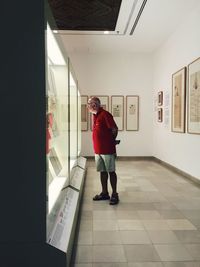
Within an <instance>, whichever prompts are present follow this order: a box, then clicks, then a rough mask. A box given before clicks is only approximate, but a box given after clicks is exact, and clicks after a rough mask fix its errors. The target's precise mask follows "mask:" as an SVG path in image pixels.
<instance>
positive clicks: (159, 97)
mask: <svg viewBox="0 0 200 267" xmlns="http://www.w3.org/2000/svg"><path fill="white" fill-rule="evenodd" d="M162 104H163V91H160V92H158V106H162Z"/></svg>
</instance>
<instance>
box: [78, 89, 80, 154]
mask: <svg viewBox="0 0 200 267" xmlns="http://www.w3.org/2000/svg"><path fill="white" fill-rule="evenodd" d="M80 152H81V95H80V92H79V90H78V156H79V155H80Z"/></svg>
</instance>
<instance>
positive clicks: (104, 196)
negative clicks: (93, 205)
mask: <svg viewBox="0 0 200 267" xmlns="http://www.w3.org/2000/svg"><path fill="white" fill-rule="evenodd" d="M108 199H110V196H109V194H108V193H107V194H104V193H100V194H99V195H96V196H94V197H93V200H94V201H99V200H108Z"/></svg>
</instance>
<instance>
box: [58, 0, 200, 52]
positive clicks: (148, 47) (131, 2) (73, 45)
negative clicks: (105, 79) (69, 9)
mask: <svg viewBox="0 0 200 267" xmlns="http://www.w3.org/2000/svg"><path fill="white" fill-rule="evenodd" d="M145 2H146V1H144V0H122V4H121V8H120V13H119V17H118V21H117V25H116V30H115V31H114V32H111V33H110V34H109V35H107V34H106V35H105V34H103V33H102V32H78V31H76V32H75V31H74V32H72V31H71V32H70V31H59V34H60V35H61V37H62V40H63V43H64V46H65V48H66V50H67V51H68V52H69V53H71V52H75V53H110V52H117V53H120V52H124V51H126V52H135V53H148V52H149V53H151V52H153V51H154V50H155V49H157V48H158V47H159V46H160V45H161V44H162V43H164V42H165V41H166V40H167V39H168V37H169V36H170V35H171V34H172V33H173V32H174V30H175V29H176V28H177V27H178V26H179V25H180V24H181V23H183V22H184V20H185V19H186V18H187V16H188V15H189V14H190V13H191V12H192V11H193V10H194V9H195V7H196V6H198V5H199V4H200V0H147V2H146V4H145V6H144V9H143V12H142V14H141V16H140V18H139V21H138V23H137V26H136V28H135V31H134V32H133V34H132V35H131V34H130V32H131V29H132V27H133V24H134V22H135V20H136V17H137V16H138V12H139V10H140V8H141V6H142V4H144V3H145Z"/></svg>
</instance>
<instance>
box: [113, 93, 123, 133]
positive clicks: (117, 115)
mask: <svg viewBox="0 0 200 267" xmlns="http://www.w3.org/2000/svg"><path fill="white" fill-rule="evenodd" d="M111 114H112V115H113V118H114V120H115V122H116V124H117V127H118V130H119V131H123V130H124V96H122V95H112V96H111Z"/></svg>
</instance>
